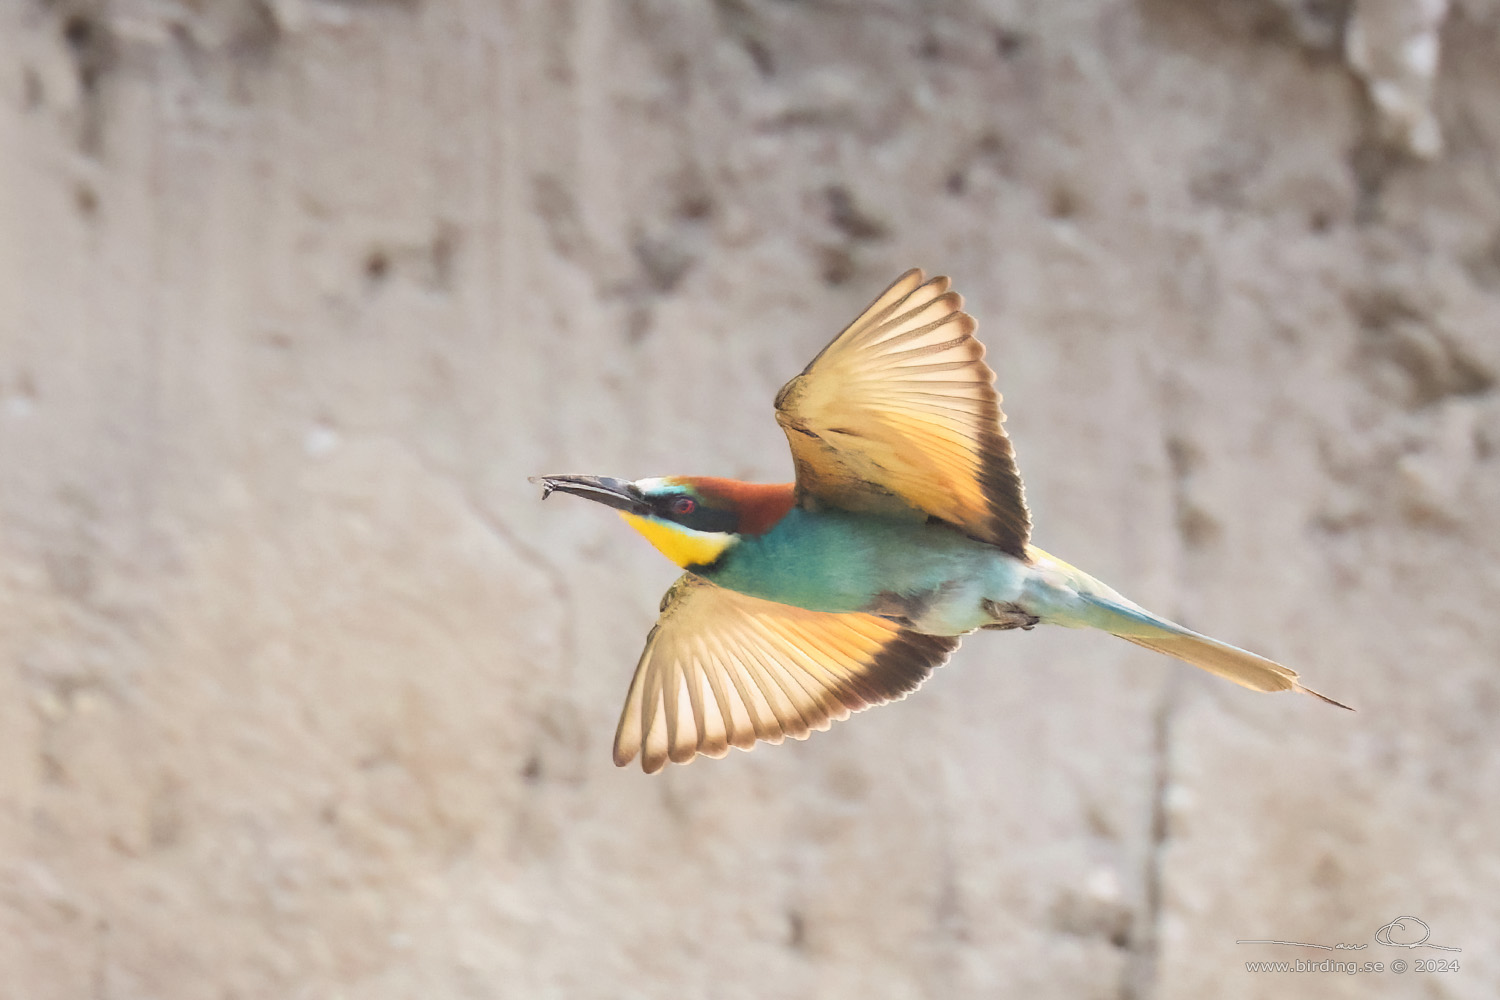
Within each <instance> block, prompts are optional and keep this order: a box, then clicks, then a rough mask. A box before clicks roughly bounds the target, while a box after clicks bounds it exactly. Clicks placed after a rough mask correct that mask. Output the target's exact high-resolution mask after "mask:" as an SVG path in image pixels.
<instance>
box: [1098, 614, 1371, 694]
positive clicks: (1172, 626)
mask: <svg viewBox="0 0 1500 1000" xmlns="http://www.w3.org/2000/svg"><path fill="white" fill-rule="evenodd" d="M1078 596H1079V598H1080V599H1081V600H1082V601H1083V602H1084V603H1085V604H1086V605H1087V606H1088V608H1089V612H1090V613H1089V614H1088V619H1089V624H1091V625H1093V626H1094V627H1095V628H1101V629H1104V630H1105V631H1106V632H1109V633H1111V634H1113V635H1117V636H1119V637H1120V638H1121V639H1124V640H1125V641H1126V642H1133V643H1135V644H1136V645H1137V646H1144V647H1146V648H1147V649H1154V650H1156V652H1158V653H1165V654H1166V655H1168V656H1174V657H1176V658H1177V659H1179V660H1183V661H1184V662H1187V663H1191V664H1192V665H1193V666H1195V667H1201V668H1202V669H1204V670H1207V671H1208V672H1209V673H1212V674H1218V675H1219V676H1220V677H1223V678H1224V679H1226V680H1231V681H1234V682H1235V683H1236V684H1240V685H1243V686H1244V687H1247V688H1251V689H1252V690H1255V691H1301V692H1302V693H1303V694H1310V695H1312V696H1313V697H1314V698H1317V699H1319V700H1321V701H1326V702H1327V703H1328V704H1330V705H1337V706H1338V707H1339V708H1345V709H1349V711H1351V712H1352V711H1354V710H1353V709H1352V708H1349V706H1348V705H1345V704H1344V703H1342V702H1338V701H1334V700H1333V699H1332V698H1330V697H1328V696H1327V695H1323V694H1319V693H1318V692H1316V691H1314V690H1313V689H1312V688H1309V687H1306V686H1304V685H1303V684H1301V683H1300V682H1298V680H1297V672H1296V671H1295V670H1292V669H1291V668H1290V667H1283V666H1282V665H1281V664H1279V663H1277V662H1276V661H1274V660H1268V659H1266V658H1265V657H1264V656H1257V655H1256V654H1254V653H1252V652H1249V651H1248V650H1244V649H1240V648H1239V647H1238V646H1231V645H1230V644H1229V643H1227V642H1220V641H1219V640H1217V639H1210V638H1209V637H1208V636H1206V635H1199V634H1198V633H1197V632H1194V631H1192V630H1191V629H1186V628H1183V627H1182V626H1181V625H1178V624H1176V623H1175V622H1169V621H1167V620H1166V619H1165V618H1158V617H1157V616H1155V615H1153V614H1151V613H1150V612H1149V611H1146V610H1144V609H1142V608H1139V607H1135V606H1133V605H1131V604H1129V603H1128V602H1126V603H1120V601H1115V600H1112V599H1111V598H1109V597H1104V596H1101V595H1093V594H1079V595H1078ZM1122 600H1123V599H1122Z"/></svg>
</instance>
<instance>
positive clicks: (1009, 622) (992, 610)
mask: <svg viewBox="0 0 1500 1000" xmlns="http://www.w3.org/2000/svg"><path fill="white" fill-rule="evenodd" d="M984 610H985V613H986V614H988V615H989V616H990V617H991V618H993V619H994V621H992V622H990V624H988V625H981V626H980V627H981V628H987V629H995V630H997V631H1002V632H1003V631H1005V630H1007V629H1013V628H1023V629H1026V630H1027V631H1030V630H1031V629H1032V628H1033V627H1035V625H1036V623H1037V622H1039V621H1041V619H1040V618H1038V617H1037V616H1036V615H1033V614H1028V613H1027V612H1025V611H1023V610H1021V607H1020V605H1018V604H1011V603H1010V602H1008V601H1007V602H1004V603H1001V602H999V601H991V600H989V599H988V598H986V599H985V601H984Z"/></svg>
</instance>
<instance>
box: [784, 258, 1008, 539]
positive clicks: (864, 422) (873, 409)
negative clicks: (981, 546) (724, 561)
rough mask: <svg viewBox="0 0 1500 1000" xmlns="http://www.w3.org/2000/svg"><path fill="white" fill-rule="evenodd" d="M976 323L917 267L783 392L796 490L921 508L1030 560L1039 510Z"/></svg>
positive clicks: (837, 500)
mask: <svg viewBox="0 0 1500 1000" xmlns="http://www.w3.org/2000/svg"><path fill="white" fill-rule="evenodd" d="M974 328H975V323H974V319H973V317H971V316H969V315H968V314H967V313H965V312H964V311H963V298H962V297H961V296H960V295H959V294H958V293H957V292H953V291H949V281H948V279H947V278H942V277H938V278H933V279H931V280H930V281H929V280H925V278H924V275H923V274H922V272H921V271H919V270H911V271H908V272H906V273H905V274H904V275H902V276H901V277H900V278H898V279H897V280H896V283H895V284H893V285H891V287H890V288H888V289H886V290H885V291H884V292H883V293H882V294H881V295H880V296H879V297H878V298H877V299H876V300H875V301H874V302H873V303H871V304H870V307H869V308H868V309H866V310H865V311H864V312H863V313H862V314H861V315H860V317H859V318H858V319H856V320H855V321H854V322H853V323H851V324H849V326H848V328H847V329H845V330H844V332H843V333H841V334H839V335H838V336H837V337H835V338H834V340H833V342H832V343H830V344H829V345H828V346H827V347H825V348H824V349H823V351H822V353H820V354H819V355H818V356H817V357H816V358H814V359H813V361H812V363H811V364H810V365H808V366H807V368H806V369H805V370H804V371H803V372H802V374H801V375H798V376H797V377H796V378H794V379H792V380H791V381H790V382H788V383H787V384H786V385H785V386H783V387H782V389H781V392H780V393H779V394H778V395H777V397H776V411H777V412H776V419H777V421H778V422H779V423H780V424H781V426H782V428H783V429H784V430H785V431H786V436H787V440H788V441H789V442H790V444H791V448H792V458H793V461H794V462H795V463H796V467H797V487H798V490H799V494H800V495H804V496H811V497H814V498H816V499H817V500H818V501H819V502H822V503H825V504H829V505H831V506H834V507H839V508H842V509H844V510H852V511H868V512H873V513H897V514H899V513H903V512H906V513H909V512H910V511H911V510H912V509H913V508H915V509H916V510H918V511H921V512H923V513H925V514H928V515H931V516H933V517H937V518H941V519H942V520H944V521H947V522H949V523H951V524H954V525H956V526H958V527H959V528H961V529H962V530H963V531H965V532H967V533H968V534H970V535H972V536H973V537H975V538H978V539H980V540H981V541H985V542H989V543H990V544H992V545H996V546H999V547H1000V548H1001V549H1004V550H1005V551H1006V552H1008V553H1010V554H1011V555H1013V556H1015V557H1017V558H1018V559H1025V558H1026V543H1027V541H1028V540H1029V538H1030V537H1031V515H1030V512H1029V511H1028V510H1027V508H1026V498H1025V495H1024V492H1023V490H1022V487H1021V477H1020V474H1019V473H1018V472H1017V471H1016V462H1015V455H1014V452H1013V451H1012V449H1011V444H1010V439H1009V438H1008V437H1006V435H1005V431H1004V429H1003V428H1002V427H1001V426H1000V425H1001V422H1002V421H1003V420H1004V419H1005V417H1004V415H1003V414H1002V413H1001V411H1000V397H999V396H998V395H997V394H996V392H995V389H994V386H993V383H994V381H995V373H994V372H992V371H991V370H990V368H989V366H988V365H986V364H985V363H984V345H983V344H981V343H979V341H977V340H975V339H974Z"/></svg>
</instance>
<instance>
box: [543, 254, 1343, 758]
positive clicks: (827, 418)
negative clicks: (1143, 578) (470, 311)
mask: <svg viewBox="0 0 1500 1000" xmlns="http://www.w3.org/2000/svg"><path fill="white" fill-rule="evenodd" d="M949 286H950V283H949V280H948V279H947V278H944V277H934V278H931V279H928V278H926V277H925V276H924V275H923V273H922V272H921V271H920V270H915V269H913V270H911V271H907V272H906V273H905V274H903V275H902V276H901V277H900V278H898V279H896V282H895V283H894V284H893V285H891V286H890V287H889V288H887V289H886V290H885V291H884V292H882V293H881V294H880V296H879V297H878V298H876V299H875V301H874V302H873V303H871V304H870V306H869V307H868V308H867V309H866V310H865V311H864V312H863V313H861V314H860V316H859V318H858V319H856V320H855V321H854V322H853V323H851V324H850V325H849V326H848V327H847V328H846V329H845V330H844V331H843V332H842V333H840V334H839V335H838V336H837V337H835V338H834V339H833V341H832V342H831V343H830V344H829V345H828V346H827V347H825V348H824V349H823V351H822V352H821V353H820V354H819V355H818V356H817V357H815V358H814V359H813V360H812V363H811V364H809V365H808V366H807V367H806V368H805V369H804V370H803V372H802V374H800V375H798V376H797V377H796V378H794V379H792V380H791V381H790V382H788V383H787V384H786V385H785V386H783V387H782V389H781V391H780V392H779V393H778V394H777V396H776V420H777V422H778V423H779V424H780V425H781V427H782V429H783V430H784V431H785V432H786V437H787V441H788V442H789V443H790V444H791V449H792V461H793V463H794V465H795V468H796V477H797V478H796V482H795V483H784V484H756V483H744V482H738V481H736V480H731V479H719V478H712V477H701V476H669V477H667V478H661V479H638V480H635V481H634V482H631V481H627V480H623V479H610V478H605V477H599V476H541V477H534V478H533V479H532V481H533V482H535V483H539V484H540V485H541V486H542V487H543V493H542V496H543V497H544V498H545V497H546V496H548V495H550V494H552V493H553V492H558V493H572V494H575V495H577V496H582V497H587V498H588V499H590V500H596V501H598V502H600V503H602V504H605V505H606V506H609V507H613V508H616V509H617V510H618V511H619V512H620V514H621V516H622V517H623V518H624V519H625V521H626V522H627V523H629V524H630V526H631V527H633V528H635V529H636V530H637V531H639V532H640V533H641V534H642V535H644V536H645V537H646V538H647V540H648V541H650V542H651V543H652V544H653V545H654V546H656V548H657V549H659V550H661V552H662V553H663V554H664V555H666V556H667V558H669V559H671V560H672V561H673V562H674V563H676V564H677V565H678V566H680V567H682V568H683V569H684V570H686V572H685V573H684V574H683V575H682V576H681V577H680V578H679V579H678V580H677V582H676V583H674V584H673V585H672V587H671V589H669V590H668V591H667V593H666V596H665V597H664V598H663V599H662V602H661V617H660V618H659V620H658V621H657V623H656V626H655V627H654V628H653V629H652V630H651V634H650V635H649V636H648V637H647V639H646V649H645V651H644V652H643V653H642V654H641V659H640V662H639V664H638V665H637V667H636V671H635V677H634V679H633V680H632V681H631V683H630V690H629V693H628V694H627V695H626V698H625V708H624V711H623V712H622V713H621V716H620V724H619V729H618V730H617V732H616V735H615V743H614V760H615V763H616V764H618V765H621V766H624V765H626V764H629V763H630V762H631V761H632V760H634V759H635V758H636V756H637V755H639V756H640V758H641V764H642V766H643V767H644V769H645V770H646V771H647V772H655V771H659V770H660V769H661V768H662V767H663V766H664V765H665V764H666V762H667V761H669V760H670V761H674V762H677V763H686V762H688V761H691V760H692V759H693V758H694V757H695V756H696V755H698V754H703V755H705V756H708V757H722V756H724V755H725V754H726V753H728V752H729V748H730V747H739V748H741V749H745V750H748V749H750V748H751V747H753V746H754V745H755V744H756V742H757V741H762V740H763V741H766V742H768V743H780V742H781V741H782V739H783V738H785V737H787V736H791V737H793V738H794V739H805V738H806V737H807V735H808V733H809V732H811V731H812V730H822V729H827V728H828V726H829V724H830V723H832V722H834V721H836V720H842V719H845V718H847V717H848V716H849V713H851V712H857V711H859V710H860V709H863V708H867V707H869V706H871V705H878V704H881V703H883V702H887V701H891V700H894V699H899V698H903V697H905V696H906V695H907V694H909V693H910V692H911V691H913V690H915V689H916V688H917V686H918V685H920V684H921V683H922V681H923V680H925V679H926V677H927V676H928V675H929V674H930V673H932V671H933V670H934V669H936V668H937V667H938V666H941V665H942V664H943V663H944V662H945V661H946V660H947V659H948V657H949V656H950V655H952V653H953V651H954V649H956V648H957V647H958V643H959V639H960V637H961V636H964V635H967V634H969V633H970V632H973V631H975V630H977V629H1015V628H1021V629H1030V628H1032V627H1033V626H1035V625H1062V626H1066V627H1069V628H1095V629H1102V630H1103V631H1105V632H1109V633H1111V634H1112V635H1117V636H1119V637H1120V638H1122V639H1125V640H1126V641H1128V642H1133V643H1135V644H1136V645H1138V646H1144V647H1146V648H1147V649H1154V650H1156V651H1157V652H1160V653H1165V654H1167V655H1168V656H1174V657H1177V658H1178V659H1180V660H1185V661H1186V662H1188V663H1191V664H1192V665H1194V666H1196V667H1202V668H1203V669H1204V670H1208V671H1210V672H1212V673H1215V674H1218V675H1219V676H1220V677H1224V678H1226V679H1228V680H1231V681H1234V682H1235V683H1237V684H1241V685H1243V686H1245V687H1247V688H1251V689H1253V690H1256V691H1301V692H1303V693H1305V694H1310V695H1313V696H1314V697H1317V698H1320V699H1322V700H1323V701H1326V702H1328V703H1330V704H1333V705H1338V706H1339V707H1340V708H1347V707H1348V706H1346V705H1342V704H1340V703H1339V702H1336V701H1334V700H1333V699H1331V698H1327V697H1324V696H1323V695H1321V694H1318V693H1317V692H1316V691H1313V690H1311V689H1309V688H1307V687H1304V686H1303V685H1302V684H1301V683H1299V682H1298V680H1297V674H1296V672H1294V671H1292V670H1290V669H1288V668H1287V667H1284V666H1282V665H1281V664H1279V663H1275V662H1273V661H1271V660H1268V659H1266V658H1265V657H1263V656H1257V655H1256V654H1254V653H1251V652H1247V651H1246V650H1243V649H1240V648H1238V647H1236V646H1231V645H1229V644H1228V643H1224V642H1220V641H1218V640H1217V639H1211V638H1209V637H1208V636H1205V635H1199V634H1198V633H1197V632H1193V631H1191V630H1190V629H1186V628H1183V627H1182V626H1181V625H1177V624H1175V623H1173V622H1170V621H1168V620H1166V619H1165V618H1161V617H1159V616H1157V615H1154V614H1152V613H1151V612H1149V611H1147V610H1145V609H1144V608H1142V607H1141V606H1140V605H1138V604H1135V603H1133V602H1131V601H1129V600H1127V599H1126V598H1124V597H1122V596H1120V594H1118V593H1116V592H1115V591H1114V590H1112V589H1110V588H1109V587H1107V586H1105V585H1104V584H1103V583H1100V582H1099V581H1098V580H1096V579H1094V578H1093V577H1091V576H1089V575H1088V574H1087V573H1085V572H1083V571H1082V570H1080V569H1077V568H1075V567H1073V566H1070V565H1068V564H1067V563H1065V562H1063V561H1061V560H1060V559H1056V558H1054V557H1052V556H1050V555H1048V554H1047V553H1046V552H1043V551H1042V550H1041V549H1039V548H1037V547H1036V546H1034V545H1032V544H1031V514H1030V511H1029V510H1028V508H1027V506H1026V498H1025V494H1024V491H1023V489H1022V486H1021V477H1020V475H1019V474H1018V473H1017V471H1016V462H1015V455H1014V451H1013V449H1012V448H1011V443H1010V439H1009V438H1008V437H1007V436H1006V433H1005V431H1004V429H1003V428H1002V427H1001V423H1002V421H1003V420H1004V419H1005V418H1004V416H1003V415H1002V413H1001V411H1000V397H999V395H998V394H997V393H996V392H995V390H994V387H993V383H994V381H995V375H994V372H992V371H991V370H990V368H989V366H988V365H986V364H985V362H984V346H983V345H982V344H980V343H979V341H978V340H976V339H975V338H974V329H975V322H974V320H973V318H972V317H970V316H969V315H968V314H967V313H966V312H964V311H963V299H962V298H961V297H960V296H959V294H958V293H957V292H954V291H952V290H950V287H949Z"/></svg>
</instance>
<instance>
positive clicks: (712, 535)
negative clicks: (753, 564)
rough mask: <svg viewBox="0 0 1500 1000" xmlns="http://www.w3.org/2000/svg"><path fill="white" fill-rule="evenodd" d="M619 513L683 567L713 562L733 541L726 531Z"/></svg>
mask: <svg viewBox="0 0 1500 1000" xmlns="http://www.w3.org/2000/svg"><path fill="white" fill-rule="evenodd" d="M620 516H621V517H623V518H624V519H625V523H627V524H629V525H630V526H631V527H632V528H634V529H635V530H636V531H639V532H640V533H641V534H643V535H645V536H646V541H648V542H650V543H651V544H652V545H655V546H656V548H657V551H659V552H660V553H661V554H662V555H664V556H666V557H667V558H668V559H670V560H672V561H673V562H674V563H676V564H677V565H679V566H681V567H682V568H683V569H687V568H688V567H689V566H708V565H710V564H712V563H713V562H714V561H715V560H716V559H718V558H719V556H721V555H723V554H724V550H725V549H727V548H729V546H731V545H733V544H734V542H735V541H736V539H735V537H734V536H733V535H731V534H729V533H728V532H725V531H694V530H693V529H692V528H684V527H683V526H682V525H680V524H673V523H672V522H671V521H659V520H657V519H656V518H654V517H640V516H638V515H636V514H631V513H628V512H626V511H623V510H622V511H620Z"/></svg>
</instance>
